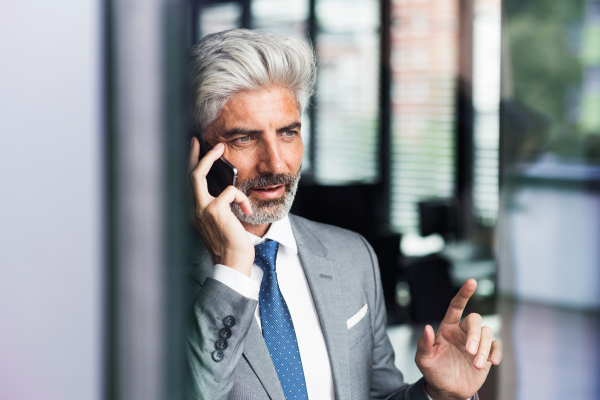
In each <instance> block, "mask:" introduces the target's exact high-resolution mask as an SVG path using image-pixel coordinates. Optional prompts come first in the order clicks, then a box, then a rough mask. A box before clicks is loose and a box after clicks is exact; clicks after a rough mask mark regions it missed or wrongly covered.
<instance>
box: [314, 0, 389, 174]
mask: <svg viewBox="0 0 600 400" xmlns="http://www.w3.org/2000/svg"><path fill="white" fill-rule="evenodd" d="M316 14H317V15H316V17H317V21H318V27H319V36H318V40H317V54H318V58H319V64H320V67H319V68H320V75H319V85H318V92H317V102H318V107H317V115H316V121H314V123H316V124H317V132H318V135H317V146H316V148H317V154H316V157H315V163H316V166H315V179H316V180H317V182H319V183H323V184H340V183H349V182H373V181H375V180H376V179H377V178H378V173H379V172H378V165H377V140H378V139H377V137H378V135H377V130H378V105H379V25H380V23H379V1H377V0H320V1H319V2H317V8H316Z"/></svg>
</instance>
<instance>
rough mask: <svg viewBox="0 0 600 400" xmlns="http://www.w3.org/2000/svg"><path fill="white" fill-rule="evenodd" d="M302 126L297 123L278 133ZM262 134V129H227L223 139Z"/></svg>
mask: <svg viewBox="0 0 600 400" xmlns="http://www.w3.org/2000/svg"><path fill="white" fill-rule="evenodd" d="M301 126H302V124H301V123H300V122H298V121H295V122H292V123H291V124H289V125H287V126H284V127H282V128H279V129H277V132H285V131H289V130H292V129H297V128H300V127H301ZM260 133H262V131H261V130H260V129H244V128H231V129H227V130H226V131H225V132H223V134H222V135H221V137H222V138H225V139H228V138H230V137H232V136H238V135H239V136H252V135H258V134H260Z"/></svg>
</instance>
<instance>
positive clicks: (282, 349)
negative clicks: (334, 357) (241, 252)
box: [254, 240, 308, 400]
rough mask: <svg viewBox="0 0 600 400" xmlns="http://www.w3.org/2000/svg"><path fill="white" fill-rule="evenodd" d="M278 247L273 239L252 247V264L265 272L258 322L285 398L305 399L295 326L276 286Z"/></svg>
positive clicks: (302, 371)
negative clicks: (253, 255)
mask: <svg viewBox="0 0 600 400" xmlns="http://www.w3.org/2000/svg"><path fill="white" fill-rule="evenodd" d="M278 247H279V243H277V242H275V241H273V240H269V241H267V242H265V243H262V244H259V245H256V246H254V252H255V258H254V263H255V264H256V265H258V266H259V267H261V268H262V270H263V271H264V272H265V274H264V275H263V278H262V283H261V285H260V295H259V296H258V304H259V305H260V323H261V325H262V333H263V337H264V338H265V343H266V344H267V348H268V349H269V353H270V354H271V359H272V360H273V364H274V365H275V369H276V370H277V376H279V382H280V383H281V387H282V389H283V394H285V398H286V399H287V400H290V399H308V393H307V391H306V381H305V380H304V370H303V369H302V360H301V359H300V351H299V350H298V341H297V340H296V332H295V331H294V324H293V323H292V317H291V316H290V312H289V310H288V307H287V304H285V300H284V299H283V296H282V295H281V291H280V290H279V284H278V283H277V273H276V272H275V259H276V258H277V249H278Z"/></svg>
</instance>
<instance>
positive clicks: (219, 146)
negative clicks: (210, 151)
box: [215, 143, 224, 150]
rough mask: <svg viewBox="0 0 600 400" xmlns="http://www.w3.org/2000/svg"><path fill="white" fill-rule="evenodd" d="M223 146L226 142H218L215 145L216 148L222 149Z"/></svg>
mask: <svg viewBox="0 0 600 400" xmlns="http://www.w3.org/2000/svg"><path fill="white" fill-rule="evenodd" d="M223 146H224V144H223V143H217V144H216V145H215V150H221V147H223Z"/></svg>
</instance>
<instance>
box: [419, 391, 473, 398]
mask: <svg viewBox="0 0 600 400" xmlns="http://www.w3.org/2000/svg"><path fill="white" fill-rule="evenodd" d="M425 396H427V399H428V400H433V399H432V398H431V396H430V395H429V393H427V390H425ZM474 398H475V396H473V397H469V398H468V399H467V400H473V399H474Z"/></svg>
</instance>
